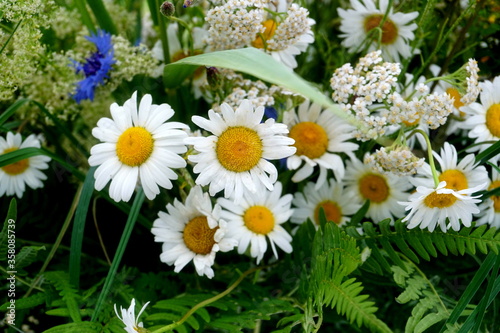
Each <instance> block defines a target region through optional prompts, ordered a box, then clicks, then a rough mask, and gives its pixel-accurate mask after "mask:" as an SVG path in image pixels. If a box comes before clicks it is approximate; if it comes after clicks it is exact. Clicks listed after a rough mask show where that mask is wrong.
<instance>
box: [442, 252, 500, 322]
mask: <svg viewBox="0 0 500 333" xmlns="http://www.w3.org/2000/svg"><path fill="white" fill-rule="evenodd" d="M496 259H497V255H495V253H493V252H492V253H490V254H488V256H487V257H486V259H485V260H484V262H483V263H482V264H481V267H479V269H478V271H477V272H476V274H475V275H474V277H473V278H472V281H471V282H470V283H469V285H468V286H467V288H466V289H465V291H464V293H463V294H462V296H461V297H460V300H459V301H458V303H457V305H456V306H455V309H453V312H452V313H451V314H450V317H449V318H448V320H447V321H446V322H445V324H444V325H443V326H442V327H441V330H440V332H444V330H445V329H446V325H447V324H452V325H453V324H455V323H456V322H457V320H458V318H459V316H460V314H461V313H462V312H463V311H464V309H465V307H466V306H467V305H468V304H469V303H470V301H471V299H472V297H473V296H474V295H475V294H476V292H477V291H478V290H479V288H480V287H481V284H482V283H483V281H484V280H485V279H486V276H487V275H488V273H489V272H490V270H491V269H492V268H493V265H494V264H495V261H496Z"/></svg>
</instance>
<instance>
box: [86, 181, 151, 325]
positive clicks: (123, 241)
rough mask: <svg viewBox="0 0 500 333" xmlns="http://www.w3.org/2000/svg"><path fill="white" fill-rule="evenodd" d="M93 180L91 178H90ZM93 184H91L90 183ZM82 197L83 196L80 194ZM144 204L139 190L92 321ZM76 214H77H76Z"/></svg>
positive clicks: (110, 283) (113, 276) (142, 195)
mask: <svg viewBox="0 0 500 333" xmlns="http://www.w3.org/2000/svg"><path fill="white" fill-rule="evenodd" d="M92 178H93V176H92ZM92 183H93V182H92ZM82 197H83V194H82ZM143 202H144V191H143V190H142V188H140V189H139V190H138V191H137V193H136V194H135V198H134V203H133V204H132V208H131V209H130V213H129V215H128V218H127V222H126V223H125V228H124V230H123V233H122V236H121V238H120V243H119V244H118V248H117V249H116V253H115V256H114V258H113V262H112V263H111V267H110V268H109V271H108V275H107V276H106V280H105V281H104V286H103V287H102V292H101V294H100V295H99V298H98V299H97V304H96V306H95V310H94V313H93V314H92V318H91V320H92V321H95V320H96V319H97V317H98V315H99V312H100V310H101V307H102V305H103V303H104V301H105V300H106V297H107V296H108V294H109V291H110V290H111V285H112V284H113V280H114V279H115V276H116V271H117V270H118V266H119V265H120V262H121V260H122V257H123V253H125V249H126V248H127V244H128V241H129V239H130V235H131V234H132V230H133V229H134V225H135V222H136V221H137V216H138V215H139V211H140V210H141V206H142V203H143ZM77 213H78V212H77Z"/></svg>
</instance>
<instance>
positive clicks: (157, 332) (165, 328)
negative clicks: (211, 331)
mask: <svg viewBox="0 0 500 333" xmlns="http://www.w3.org/2000/svg"><path fill="white" fill-rule="evenodd" d="M265 267H266V266H261V267H254V268H251V269H249V270H247V271H246V272H244V273H243V274H241V275H240V277H239V278H238V279H237V280H236V281H234V282H233V284H232V285H230V286H229V287H228V288H227V289H226V290H224V291H223V292H221V293H220V294H217V295H215V296H214V297H211V298H209V299H206V300H204V301H202V302H200V303H198V304H196V305H195V306H193V307H192V308H191V309H190V310H189V311H188V312H186V314H185V315H184V316H182V318H181V319H179V320H178V321H176V322H175V323H172V324H170V325H167V326H163V327H162V328H159V329H157V330H155V331H153V332H151V333H162V332H168V331H171V330H173V329H174V328H176V327H178V326H180V325H182V324H183V323H184V322H185V321H186V320H187V319H188V318H189V317H191V316H192V315H193V313H195V312H196V311H198V309H201V308H203V307H205V306H207V305H209V304H210V303H213V302H215V301H217V300H219V299H221V298H222V297H224V296H226V295H228V294H229V293H230V292H231V291H233V290H234V288H236V287H237V286H238V285H239V284H240V283H241V281H243V280H244V279H245V278H246V277H247V276H248V275H250V274H252V273H253V272H256V271H258V270H261V269H263V268H265Z"/></svg>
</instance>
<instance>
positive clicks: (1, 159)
mask: <svg viewBox="0 0 500 333" xmlns="http://www.w3.org/2000/svg"><path fill="white" fill-rule="evenodd" d="M38 155H45V156H48V157H50V158H51V159H53V160H54V161H56V162H58V163H59V164H61V165H62V166H63V167H64V168H65V169H66V170H68V171H70V172H71V173H72V174H73V175H74V176H75V177H77V178H79V179H82V180H83V179H84V176H83V174H82V172H81V171H80V170H78V169H77V168H75V167H74V166H72V165H71V164H69V163H67V162H66V161H65V160H64V159H62V158H60V157H59V156H57V155H56V154H54V153H52V152H50V151H48V150H46V149H43V148H36V147H28V148H21V149H18V150H15V151H12V152H10V153H7V154H3V155H0V168H1V167H3V166H6V165H9V164H12V163H16V162H18V161H21V160H24V159H26V158H30V157H33V156H38Z"/></svg>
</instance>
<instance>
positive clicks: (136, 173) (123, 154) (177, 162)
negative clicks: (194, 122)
mask: <svg viewBox="0 0 500 333" xmlns="http://www.w3.org/2000/svg"><path fill="white" fill-rule="evenodd" d="M110 111H111V117H112V118H113V119H109V118H101V119H100V120H99V121H98V122H97V127H95V128H94V129H93V130H92V135H93V136H94V137H96V138H97V139H99V140H100V141H102V143H99V144H97V145H95V146H93V147H92V149H91V150H90V154H91V156H90V158H89V164H90V165H91V166H99V167H98V168H97V170H96V171H95V175H94V178H95V188H96V190H98V191H100V190H102V189H103V188H104V187H105V186H106V184H107V183H108V182H109V181H111V185H110V187H109V196H110V197H111V198H113V200H115V201H117V202H118V201H121V200H123V201H129V200H130V198H131V196H132V193H133V192H134V189H135V187H136V186H137V184H138V183H139V184H140V185H141V186H142V187H143V189H144V193H145V194H146V197H147V198H148V199H150V200H152V199H154V198H155V196H156V195H157V194H159V193H160V189H159V188H158V185H160V186H161V187H163V188H166V189H171V188H172V182H171V180H172V179H177V174H176V173H175V172H174V171H172V168H183V167H185V166H186V161H185V160H184V159H183V158H182V157H181V156H179V155H178V154H182V153H185V152H186V151H187V148H186V146H185V145H184V143H183V140H184V139H185V138H186V137H187V134H186V132H185V131H183V130H182V129H187V128H188V126H187V125H185V124H182V123H178V122H166V121H167V120H168V119H170V118H171V117H172V116H173V115H174V110H172V108H171V107H170V106H169V105H168V104H161V105H156V104H152V97H151V95H149V94H146V95H144V97H143V98H142V99H141V101H140V104H139V105H137V92H134V93H133V94H132V97H131V98H130V99H129V100H127V101H126V102H125V103H124V104H123V106H118V104H116V103H113V104H112V105H111V106H110Z"/></svg>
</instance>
